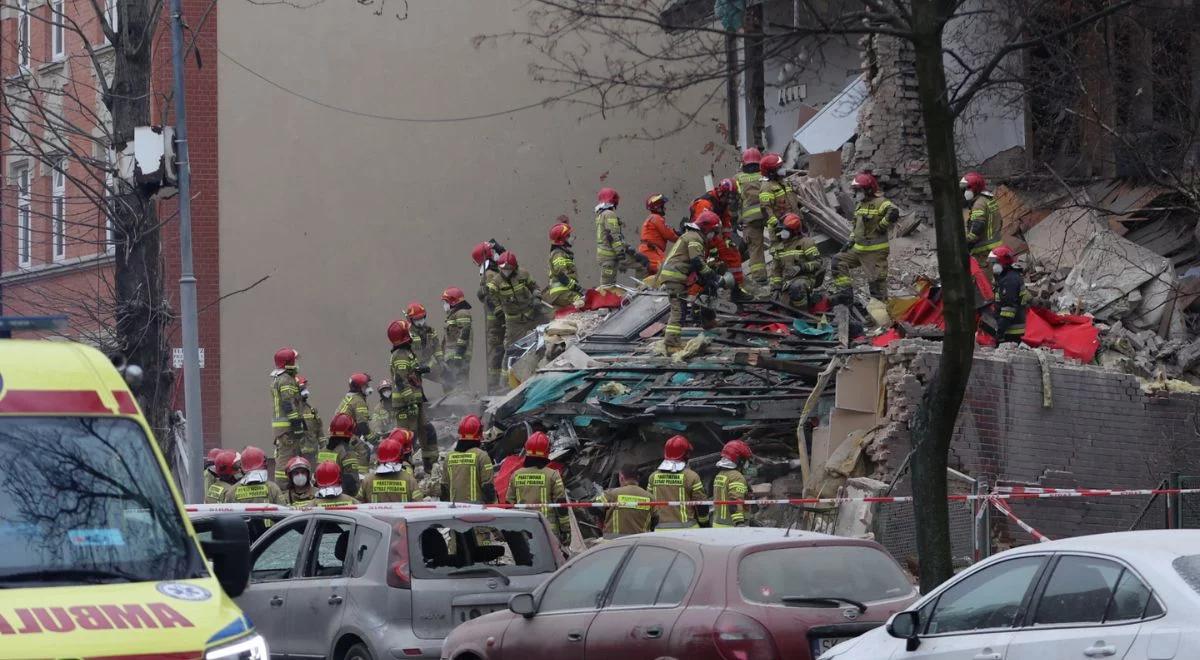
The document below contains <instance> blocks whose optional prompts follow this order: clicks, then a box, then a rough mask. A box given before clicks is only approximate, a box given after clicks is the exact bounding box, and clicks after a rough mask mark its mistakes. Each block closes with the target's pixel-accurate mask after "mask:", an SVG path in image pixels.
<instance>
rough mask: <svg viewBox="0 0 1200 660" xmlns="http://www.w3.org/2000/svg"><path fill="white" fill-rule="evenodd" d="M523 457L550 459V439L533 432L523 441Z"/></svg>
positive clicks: (543, 434) (539, 432)
mask: <svg viewBox="0 0 1200 660" xmlns="http://www.w3.org/2000/svg"><path fill="white" fill-rule="evenodd" d="M525 455H526V456H529V457H531V458H550V437H549V436H547V435H546V434H545V433H542V432H541V431H535V432H533V433H531V434H530V435H529V439H528V440H526V441H525Z"/></svg>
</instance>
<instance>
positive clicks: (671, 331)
mask: <svg viewBox="0 0 1200 660" xmlns="http://www.w3.org/2000/svg"><path fill="white" fill-rule="evenodd" d="M720 224H721V221H720V219H719V218H717V215H716V214H715V213H713V212H712V211H703V212H701V213H700V217H698V218H696V220H694V221H693V222H689V223H687V224H685V225H684V232H683V235H682V236H680V237H679V240H678V241H676V242H675V244H674V245H673V246H671V251H670V252H669V253H668V254H667V258H666V260H665V261H664V262H663V266H662V271H661V272H659V274H658V281H659V283H660V284H661V285H662V287H663V288H664V289H666V291H667V295H668V296H669V297H670V300H671V313H670V315H669V316H668V317H667V327H666V329H664V330H663V344H664V345H665V346H666V348H667V349H673V348H678V347H679V346H681V345H682V344H683V340H682V339H681V336H682V334H683V312H684V305H685V304H686V301H685V299H684V296H685V295H686V294H687V290H688V286H689V285H691V284H694V283H696V282H697V281H699V282H703V283H704V286H705V288H706V289H707V290H709V291H712V290H714V289H715V286H716V284H715V281H716V273H714V272H713V271H712V269H710V268H709V267H708V264H707V263H706V261H705V258H706V257H707V255H708V249H707V248H706V247H705V245H706V243H705V239H706V237H708V236H712V235H713V234H714V233H716V231H717V228H718V227H719V226H720Z"/></svg>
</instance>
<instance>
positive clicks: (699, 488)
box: [649, 435, 708, 531]
mask: <svg viewBox="0 0 1200 660" xmlns="http://www.w3.org/2000/svg"><path fill="white" fill-rule="evenodd" d="M691 453H692V443H690V442H688V439H687V438H685V437H683V436H682V435H676V436H673V437H671V439H669V440H667V443H666V444H665V445H664V446H663V462H662V463H660V464H659V466H658V470H656V471H655V472H654V473H653V474H651V475H650V480H649V488H650V493H651V495H652V496H653V497H654V501H657V502H688V501H696V500H707V499H708V497H707V496H705V494H704V484H703V483H701V482H700V475H698V474H696V472H695V471H694V470H692V469H691V468H689V467H688V466H687V461H688V456H689V455H690V454H691ZM707 524H708V507H706V506H693V505H690V504H681V505H679V506H664V507H662V508H661V509H660V510H659V512H658V526H657V527H656V528H655V530H656V531H657V530H663V529H680V528H685V527H696V526H697V525H707Z"/></svg>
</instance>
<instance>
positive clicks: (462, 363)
mask: <svg viewBox="0 0 1200 660" xmlns="http://www.w3.org/2000/svg"><path fill="white" fill-rule="evenodd" d="M442 309H444V310H445V312H446V329H445V331H444V333H443V334H442V344H441V347H442V348H441V355H440V357H439V360H440V361H441V363H442V385H443V386H444V387H445V389H447V390H453V389H455V388H458V387H460V386H464V385H467V384H468V383H469V382H470V380H471V355H472V353H473V352H474V350H473V349H474V342H473V336H472V333H471V303H469V302H467V299H466V294H464V293H463V290H462V289H460V288H458V287H456V286H452V287H449V288H447V289H446V290H445V291H443V292H442Z"/></svg>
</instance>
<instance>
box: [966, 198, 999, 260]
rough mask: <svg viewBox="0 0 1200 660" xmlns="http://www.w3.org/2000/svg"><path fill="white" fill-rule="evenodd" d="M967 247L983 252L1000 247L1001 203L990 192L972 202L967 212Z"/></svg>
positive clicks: (972, 250)
mask: <svg viewBox="0 0 1200 660" xmlns="http://www.w3.org/2000/svg"><path fill="white" fill-rule="evenodd" d="M966 229H967V249H968V250H970V251H971V254H976V255H978V254H982V255H984V256H985V257H986V256H987V254H988V253H989V252H991V251H992V250H995V249H996V248H998V247H1000V229H1001V219H1000V203H999V202H997V201H996V198H995V197H993V196H992V195H991V194H990V193H983V194H982V195H980V196H979V197H976V198H975V200H974V201H973V202H972V203H971V211H970V212H969V213H968V214H967V227H966Z"/></svg>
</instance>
